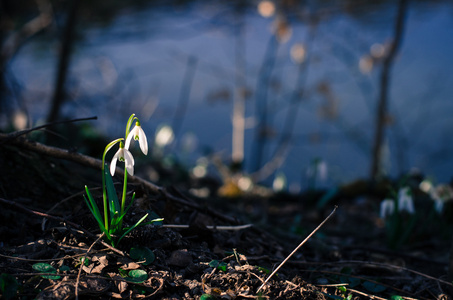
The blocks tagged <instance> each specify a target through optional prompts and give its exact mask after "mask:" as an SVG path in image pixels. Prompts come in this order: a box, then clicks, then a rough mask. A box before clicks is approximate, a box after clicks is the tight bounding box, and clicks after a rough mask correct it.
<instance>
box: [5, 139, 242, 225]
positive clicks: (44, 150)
mask: <svg viewBox="0 0 453 300" xmlns="http://www.w3.org/2000/svg"><path fill="white" fill-rule="evenodd" d="M10 138H11V135H9V134H3V133H0V145H1V144H2V142H3V141H5V140H7V141H9V142H10V143H11V144H14V145H17V146H21V147H24V148H26V149H28V150H31V151H34V152H37V153H41V154H44V155H47V156H51V157H55V158H59V159H64V160H68V161H73V162H76V163H79V164H81V165H85V166H88V167H91V168H94V169H99V170H100V169H101V167H102V161H101V160H100V159H96V158H93V157H91V156H88V155H83V154H80V153H77V152H71V151H68V150H64V149H61V148H57V147H52V146H47V145H44V144H41V143H38V142H34V141H30V140H27V139H23V138H16V139H13V140H10ZM116 174H118V176H123V175H124V170H122V169H121V168H119V167H117V168H116ZM128 178H129V180H131V181H132V182H137V183H140V184H142V185H143V186H144V187H146V188H147V189H149V190H151V191H152V192H154V193H156V194H162V195H163V196H165V197H166V198H167V199H169V200H171V201H173V202H176V203H179V204H181V205H185V206H187V207H190V208H193V209H195V210H198V211H206V210H208V212H209V213H210V214H212V215H213V216H215V217H216V218H218V219H220V220H223V221H226V222H229V223H233V224H235V223H237V220H236V219H234V218H231V217H228V216H226V215H224V214H221V213H218V212H216V211H214V210H211V209H206V208H204V207H201V206H200V205H198V204H197V203H195V202H189V201H187V200H185V199H183V198H182V197H181V196H175V195H173V194H171V193H170V192H168V191H167V190H166V189H164V188H162V187H160V186H157V185H155V184H153V183H151V182H149V181H146V180H144V179H142V178H140V177H138V176H130V174H129V176H128Z"/></svg>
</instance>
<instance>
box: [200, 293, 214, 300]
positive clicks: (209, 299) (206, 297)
mask: <svg viewBox="0 0 453 300" xmlns="http://www.w3.org/2000/svg"><path fill="white" fill-rule="evenodd" d="M215 299H217V297H216V296H214V295H211V294H203V295H201V296H200V300H215Z"/></svg>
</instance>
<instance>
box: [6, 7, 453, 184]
mask: <svg viewBox="0 0 453 300" xmlns="http://www.w3.org/2000/svg"><path fill="white" fill-rule="evenodd" d="M365 2H366V1H365ZM244 3H245V2H244ZM260 3H261V5H263V3H265V4H268V5H269V4H272V3H270V2H267V1H261V2H260V1H251V2H247V5H245V4H244V7H242V8H237V7H234V6H232V5H230V3H229V2H228V1H200V2H193V3H189V4H185V5H179V6H174V5H163V4H159V5H156V4H150V5H149V6H146V7H144V8H143V9H141V10H138V11H137V10H132V9H131V10H127V9H125V10H123V11H122V12H121V13H120V14H118V15H117V17H115V19H113V20H112V21H111V22H109V23H108V24H102V25H100V24H96V23H93V24H90V25H89V26H87V25H86V24H84V26H78V28H77V35H78V36H79V38H78V40H77V42H76V46H75V50H74V54H73V56H72V61H71V68H70V76H69V80H68V84H67V91H68V95H69V96H70V99H69V100H68V101H66V103H65V105H64V107H63V109H62V112H61V113H62V115H63V116H66V117H87V116H92V115H97V116H98V121H96V122H95V123H93V125H94V126H95V127H96V128H98V129H99V130H101V131H102V132H104V133H105V134H107V135H109V136H111V137H112V138H116V137H118V136H120V135H121V134H123V131H124V128H123V126H124V124H125V122H126V120H127V118H128V116H129V115H130V114H131V113H136V114H137V116H139V118H140V119H141V120H142V126H143V127H144V129H145V131H146V132H148V134H151V135H154V133H155V131H156V129H157V128H158V127H159V126H161V125H162V124H168V125H170V126H172V127H174V130H175V135H176V139H175V142H174V143H177V144H176V145H175V146H174V147H172V148H171V149H172V151H175V152H176V153H180V152H181V151H182V150H180V149H181V147H182V146H181V145H182V143H181V142H180V141H181V139H182V138H183V137H184V136H185V138H186V139H187V134H191V136H195V137H196V140H197V144H196V148H195V149H192V150H193V153H191V154H190V155H188V156H187V157H189V160H187V161H186V163H187V164H194V163H195V159H196V158H197V157H199V156H201V155H202V153H203V149H206V147H209V148H211V149H212V150H213V151H216V152H221V153H222V155H223V157H224V159H225V161H228V160H229V159H230V155H231V148H232V114H233V100H234V99H235V98H234V97H235V95H238V94H235V90H236V89H240V90H242V91H245V92H244V93H246V102H245V116H246V130H245V149H244V155H245V162H244V165H245V169H246V170H251V169H252V168H253V167H254V164H255V162H254V159H255V157H254V156H255V154H254V151H255V150H254V149H255V148H254V145H253V143H254V142H255V141H256V139H255V137H256V136H255V129H256V125H257V124H258V122H259V120H260V117H261V116H260V114H262V112H263V110H262V109H263V107H265V108H267V109H266V110H265V111H266V113H267V115H266V119H265V121H266V132H267V135H266V140H265V144H264V151H263V158H262V161H261V165H262V164H264V163H265V162H266V161H267V160H269V159H270V158H271V157H272V155H273V153H274V151H275V149H276V147H277V144H278V143H279V140H280V137H281V134H282V132H283V133H284V132H285V131H286V129H285V127H284V126H285V121H288V118H291V116H290V114H291V113H295V116H297V118H296V121H295V122H294V124H293V125H292V126H291V128H294V129H293V131H292V135H291V139H290V143H289V147H288V152H287V155H285V160H284V162H283V164H282V165H281V167H279V168H277V169H276V170H275V171H276V173H277V174H285V176H286V177H287V179H288V185H289V186H292V188H294V189H297V188H306V187H307V182H308V181H307V176H309V175H310V170H309V168H310V166H311V165H312V164H313V162H314V161H315V160H316V159H320V160H322V161H323V162H325V163H326V165H327V170H328V173H327V174H328V178H327V180H326V181H325V182H320V183H319V184H321V185H323V186H329V185H332V184H341V183H345V182H348V181H350V180H353V179H356V178H363V177H368V176H369V170H370V165H371V146H372V142H373V141H372V138H373V132H374V128H375V111H376V106H377V100H378V94H379V89H380V86H379V76H380V72H381V64H380V62H379V57H380V55H382V51H385V49H386V48H385V47H386V45H388V42H389V41H390V40H391V39H392V37H393V34H394V32H393V31H394V29H393V28H394V22H395V15H396V9H397V5H396V1H387V2H386V1H383V2H377V4H363V3H362V2H354V1H349V2H348V1H338V2H335V1H334V2H332V3H331V4H329V5H324V4H322V5H321V4H317V1H315V2H314V4H313V3H311V4H310V5H308V4H301V5H293V6H289V7H279V6H272V5H270V8H269V7H268V8H267V9H268V10H266V7H264V8H263V7H262V6H261V7H260V6H259V5H260ZM320 3H321V2H320ZM345 3H346V4H347V3H349V4H350V5H349V6H348V5H346V4H345ZM258 8H261V11H259V9H258ZM272 8H274V9H275V11H272ZM452 8H453V6H452V5H451V3H450V2H447V1H445V2H442V1H438V2H435V3H433V2H430V1H426V2H424V1H420V2H411V3H410V5H409V8H408V11H407V18H406V20H405V27H404V35H403V40H402V48H401V49H400V52H399V54H398V56H397V59H396V61H395V63H394V65H393V67H392V72H391V83H390V94H389V116H388V127H387V131H386V138H385V145H384V146H385V148H386V151H384V153H385V154H386V157H385V158H384V160H383V162H384V163H385V168H386V170H387V172H388V174H389V175H391V176H397V175H398V174H401V173H403V172H408V171H410V170H411V169H413V168H416V169H419V170H420V171H422V172H423V173H425V174H426V175H429V176H433V177H434V178H435V179H436V180H437V181H440V182H442V181H449V180H450V179H451V175H452V166H453V156H452V153H453V152H452V150H453V149H452V148H453V147H452V146H453V135H452V134H451V132H452V129H453V101H451V100H452V95H453V75H452V74H453V73H452V71H451V70H453V59H452V53H453V14H452V13H453V9H452ZM269 9H270V10H269ZM276 28H277V29H278V30H277V29H276ZM276 30H277V31H276ZM276 32H277V33H276ZM57 46H58V44H57V41H56V40H53V41H50V42H46V43H44V42H42V40H40V39H39V38H37V39H34V40H32V41H30V42H29V43H27V44H26V45H25V46H24V47H23V48H22V49H21V51H20V52H19V53H18V54H17V55H16V57H15V59H14V60H13V61H12V63H11V66H10V72H11V73H12V74H13V76H14V78H15V80H16V82H18V83H19V85H20V91H21V99H22V100H21V101H22V103H21V106H23V107H26V108H27V110H28V112H29V113H30V115H31V117H32V119H31V121H32V122H33V124H37V123H38V122H39V121H40V120H41V119H43V118H45V116H46V114H47V110H48V107H49V105H50V98H51V93H52V89H53V84H54V76H55V70H56V64H57V61H58V60H57V56H58V50H57V49H58V47H57ZM301 65H302V67H301ZM241 72H242V73H241ZM238 74H239V75H238ZM241 74H242V76H243V78H241V77H237V76H240V75H241ZM299 76H300V77H299ZM238 78H239V80H238ZM263 99H264V100H263ZM257 103H259V105H257ZM150 140H152V138H150ZM168 151H170V148H169V150H168ZM307 170H308V175H307ZM273 176H274V175H271V176H270V177H269V180H272V179H273V178H274V177H273Z"/></svg>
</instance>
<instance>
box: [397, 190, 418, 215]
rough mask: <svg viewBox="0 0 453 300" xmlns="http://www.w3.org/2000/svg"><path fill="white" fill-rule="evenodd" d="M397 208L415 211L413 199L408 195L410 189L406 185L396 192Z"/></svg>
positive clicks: (410, 211) (411, 212) (409, 211)
mask: <svg viewBox="0 0 453 300" xmlns="http://www.w3.org/2000/svg"><path fill="white" fill-rule="evenodd" d="M398 210H399V211H407V212H408V213H410V214H413V213H415V209H414V201H413V199H412V196H411V195H410V189H409V188H408V187H405V188H402V189H400V190H399V193H398Z"/></svg>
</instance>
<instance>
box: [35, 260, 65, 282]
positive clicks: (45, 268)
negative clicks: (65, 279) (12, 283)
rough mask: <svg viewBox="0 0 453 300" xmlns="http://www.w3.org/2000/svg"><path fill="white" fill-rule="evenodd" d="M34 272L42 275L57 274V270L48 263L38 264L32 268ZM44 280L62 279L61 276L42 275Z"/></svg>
mask: <svg viewBox="0 0 453 300" xmlns="http://www.w3.org/2000/svg"><path fill="white" fill-rule="evenodd" d="M32 268H33V270H36V271H38V272H40V273H57V270H56V269H55V268H54V267H52V266H51V265H49V264H47V263H36V264H34V265H33V266H32ZM42 278H46V279H60V278H61V276H58V275H42Z"/></svg>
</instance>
